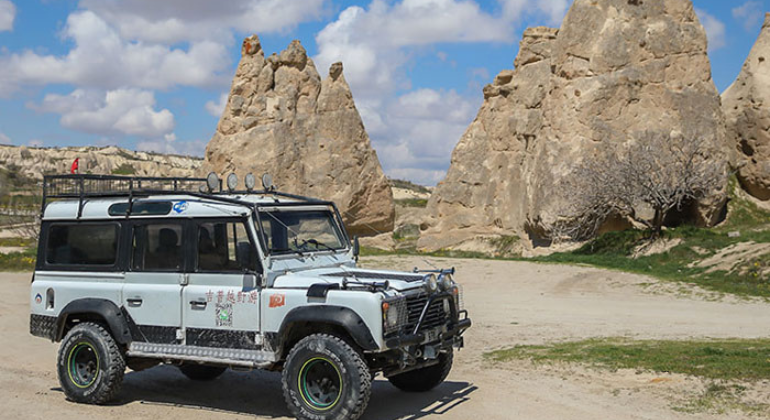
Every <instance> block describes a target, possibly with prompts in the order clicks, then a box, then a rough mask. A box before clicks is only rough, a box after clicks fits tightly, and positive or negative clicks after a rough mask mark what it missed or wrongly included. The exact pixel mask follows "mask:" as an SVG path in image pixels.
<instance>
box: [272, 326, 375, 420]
mask: <svg viewBox="0 0 770 420" xmlns="http://www.w3.org/2000/svg"><path fill="white" fill-rule="evenodd" d="M371 382H372V376H371V373H370V372H369V368H368V367H367V365H366V362H364V359H363V357H362V356H361V354H360V353H359V352H358V351H357V350H356V349H354V348H353V347H352V346H351V345H350V344H348V343H347V342H345V341H344V340H342V339H340V338H338V337H335V336H332V335H327V334H314V335H311V336H308V337H305V338H303V339H302V340H300V342H299V343H297V344H296V345H295V346H294V347H293V348H292V349H291V352H289V356H288V357H287V358H286V364H285V366H284V368H283V394H284V398H285V399H286V404H287V405H288V406H289V410H291V413H292V414H293V415H294V416H295V417H296V418H297V419H300V420H356V419H358V418H359V417H360V416H361V414H363V412H364V410H365V409H366V405H367V404H368V403H369V396H370V394H371Z"/></svg>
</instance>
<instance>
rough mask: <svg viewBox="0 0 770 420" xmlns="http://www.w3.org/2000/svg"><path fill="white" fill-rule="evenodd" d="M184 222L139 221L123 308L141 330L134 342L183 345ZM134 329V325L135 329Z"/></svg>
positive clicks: (135, 336)
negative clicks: (181, 333)
mask: <svg viewBox="0 0 770 420" xmlns="http://www.w3.org/2000/svg"><path fill="white" fill-rule="evenodd" d="M185 230H186V229H185V222H184V221H168V220H163V221H158V222H144V221H143V222H135V223H134V224H133V225H132V228H131V231H132V238H131V253H130V254H131V257H130V258H131V259H130V261H129V271H128V272H127V273H126V277H125V284H124V286H123V306H124V307H125V308H126V310H127V311H128V314H129V315H130V316H131V319H132V320H133V322H134V324H135V326H136V328H137V329H138V331H132V335H134V339H135V340H138V341H144V342H148V343H162V344H180V343H181V338H182V337H181V336H180V334H179V333H178V332H179V331H180V330H181V328H182V315H181V310H180V308H181V306H182V284H183V283H184V279H185V277H184V276H185V274H184V271H185V254H188V252H185V245H184V244H186V243H187V242H188V241H187V238H186V236H187V235H186V232H185ZM131 327H132V328H133V327H134V326H133V325H132V326H131Z"/></svg>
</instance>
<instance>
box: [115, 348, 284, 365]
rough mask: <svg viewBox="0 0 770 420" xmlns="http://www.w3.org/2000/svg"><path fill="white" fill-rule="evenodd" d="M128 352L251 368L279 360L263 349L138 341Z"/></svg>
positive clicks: (142, 355) (151, 356)
mask: <svg viewBox="0 0 770 420" xmlns="http://www.w3.org/2000/svg"><path fill="white" fill-rule="evenodd" d="M127 354H128V356H130V357H146V358H151V359H171V360H189V361H193V362H202V363H205V362H209V363H219V364H225V365H230V366H242V367H250V368H265V367H268V366H270V365H272V364H273V363H275V362H276V361H277V358H276V355H275V353H273V352H269V351H263V350H242V349H217V348H213V347H197V346H185V345H181V344H156V343H142V342H136V341H135V342H133V343H131V344H130V345H129V346H128V353H127Z"/></svg>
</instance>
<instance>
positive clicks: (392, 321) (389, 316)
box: [382, 296, 406, 334]
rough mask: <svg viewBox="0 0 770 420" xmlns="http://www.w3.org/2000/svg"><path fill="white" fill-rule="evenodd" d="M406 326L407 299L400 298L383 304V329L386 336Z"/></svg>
mask: <svg viewBox="0 0 770 420" xmlns="http://www.w3.org/2000/svg"><path fill="white" fill-rule="evenodd" d="M405 324H406V298H404V297H403V296H399V297H397V298H394V299H388V300H386V301H384V302H382V328H383V331H384V332H385V334H390V333H392V332H395V331H398V330H399V329H400V328H401V327H402V326H404V325H405Z"/></svg>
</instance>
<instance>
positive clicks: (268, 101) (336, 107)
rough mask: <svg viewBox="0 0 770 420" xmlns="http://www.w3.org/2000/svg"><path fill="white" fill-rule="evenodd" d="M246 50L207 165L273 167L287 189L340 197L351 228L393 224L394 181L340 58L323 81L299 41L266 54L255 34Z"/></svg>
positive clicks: (369, 230) (240, 169)
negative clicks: (368, 131) (366, 125)
mask: <svg viewBox="0 0 770 420" xmlns="http://www.w3.org/2000/svg"><path fill="white" fill-rule="evenodd" d="M241 55H242V57H241V61H240V63H239V65H238V70H237V72H236V74H235V78H234V79H233V83H232V87H231V91H230V96H229V99H228V102H227V106H226V108H225V110H224V113H223V114H222V117H221V119H220V121H219V125H218V127H217V131H216V133H215V134H214V137H213V138H212V139H211V141H210V142H209V144H208V146H207V148H206V160H205V163H204V171H207V170H212V171H215V172H217V173H218V174H220V175H226V174H228V173H230V172H235V173H236V174H238V175H239V176H240V177H242V176H243V175H245V174H246V173H249V172H252V173H254V174H255V175H260V174H262V173H270V174H271V175H273V179H274V180H275V182H276V184H277V186H278V188H279V189H280V190H281V191H285V192H290V193H295V194H305V195H309V196H314V197H319V198H324V199H328V200H331V201H334V202H335V203H337V205H338V206H339V207H340V211H341V212H342V215H343V219H344V221H345V223H346V225H347V227H348V229H349V230H350V231H351V232H352V233H353V234H358V235H364V236H371V235H375V234H376V233H377V231H382V232H389V231H391V230H393V222H394V218H395V210H394V205H393V196H392V193H391V190H390V186H389V183H388V180H387V178H386V177H385V174H384V173H383V171H382V167H381V166H380V162H379V160H378V159H377V154H376V153H375V152H374V150H373V149H372V146H371V142H370V140H369V136H368V135H367V134H366V131H365V129H364V125H363V122H362V120H361V116H360V115H359V114H358V110H357V109H356V106H355V103H354V101H353V95H352V94H351V92H350V87H349V86H348V84H347V82H346V81H345V76H344V75H343V71H342V63H335V64H333V65H332V66H331V69H330V71H329V76H328V77H327V78H326V79H324V80H323V81H322V80H321V77H320V76H319V74H318V71H317V70H316V67H315V64H314V63H313V60H311V59H310V58H309V57H308V56H307V52H306V51H305V49H304V48H303V47H302V45H301V44H300V43H299V41H293V42H292V43H291V44H289V46H288V47H287V48H286V50H284V51H282V52H281V53H280V54H272V55H271V56H269V57H267V58H265V55H264V52H263V51H262V46H261V44H260V42H259V38H258V37H257V36H256V35H252V36H250V37H248V38H246V39H245V40H244V41H243V47H242V50H241Z"/></svg>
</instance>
